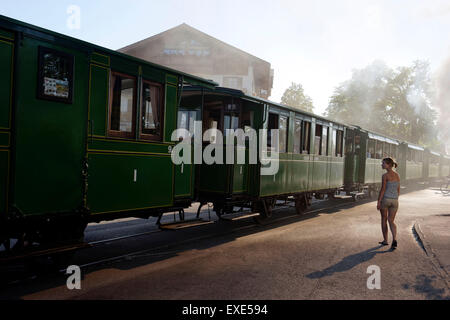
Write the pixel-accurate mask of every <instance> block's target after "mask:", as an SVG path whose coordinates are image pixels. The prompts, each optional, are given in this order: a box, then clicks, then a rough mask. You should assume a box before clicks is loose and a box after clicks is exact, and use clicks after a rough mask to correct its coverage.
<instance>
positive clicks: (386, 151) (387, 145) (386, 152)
mask: <svg viewBox="0 0 450 320" xmlns="http://www.w3.org/2000/svg"><path fill="white" fill-rule="evenodd" d="M383 152H384V156H383V157H392V155H391V144H390V143H387V142H385V143H384V148H383Z"/></svg>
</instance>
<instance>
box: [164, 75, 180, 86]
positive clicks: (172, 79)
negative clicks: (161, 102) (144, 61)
mask: <svg viewBox="0 0 450 320" xmlns="http://www.w3.org/2000/svg"><path fill="white" fill-rule="evenodd" d="M166 81H167V83H170V84H173V85H178V77H177V76H174V75H171V74H168V75H167V76H166Z"/></svg>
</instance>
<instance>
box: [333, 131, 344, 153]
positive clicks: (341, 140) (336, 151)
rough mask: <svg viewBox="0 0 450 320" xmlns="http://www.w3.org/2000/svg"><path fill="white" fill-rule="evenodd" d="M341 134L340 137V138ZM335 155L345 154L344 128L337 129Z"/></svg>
mask: <svg viewBox="0 0 450 320" xmlns="http://www.w3.org/2000/svg"><path fill="white" fill-rule="evenodd" d="M339 136H340V139H338V138H339ZM338 146H340V148H338ZM339 151H340V152H339ZM334 155H335V156H336V157H343V156H344V130H340V129H336V146H335V153H334Z"/></svg>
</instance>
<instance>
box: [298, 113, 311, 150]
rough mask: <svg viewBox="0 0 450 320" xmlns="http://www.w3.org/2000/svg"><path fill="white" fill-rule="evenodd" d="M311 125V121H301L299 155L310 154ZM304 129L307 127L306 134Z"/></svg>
mask: <svg viewBox="0 0 450 320" xmlns="http://www.w3.org/2000/svg"><path fill="white" fill-rule="evenodd" d="M306 124H308V125H306ZM311 124H312V121H307V120H302V139H301V145H300V149H301V150H300V153H301V154H311V131H312V130H311V128H312V125H311ZM306 127H308V134H306ZM305 151H306V152H305Z"/></svg>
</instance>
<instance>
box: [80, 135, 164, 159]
mask: <svg viewBox="0 0 450 320" xmlns="http://www.w3.org/2000/svg"><path fill="white" fill-rule="evenodd" d="M88 145H89V150H90V151H117V152H122V153H158V154H161V155H169V154H170V153H169V149H170V148H172V147H173V146H172V145H171V144H163V143H156V142H155V143H151V142H148V141H145V142H144V141H128V140H118V139H110V138H104V139H102V138H93V139H89V142H88Z"/></svg>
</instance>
